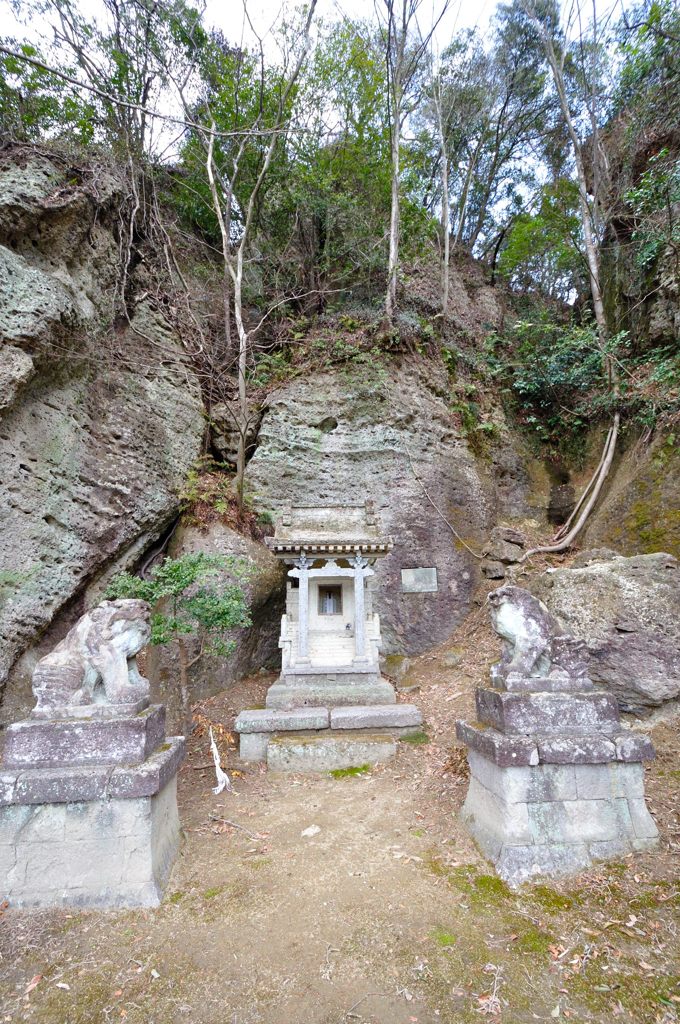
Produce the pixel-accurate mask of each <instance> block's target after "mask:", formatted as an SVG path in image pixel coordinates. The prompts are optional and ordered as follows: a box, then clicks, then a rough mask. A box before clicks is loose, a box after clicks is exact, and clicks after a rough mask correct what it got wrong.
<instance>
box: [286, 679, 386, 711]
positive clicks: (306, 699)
mask: <svg viewBox="0 0 680 1024" xmlns="http://www.w3.org/2000/svg"><path fill="white" fill-rule="evenodd" d="M396 699H397V698H396V694H395V692H394V687H393V686H392V684H391V683H388V682H387V680H386V679H381V678H380V677H378V676H376V678H375V679H367V678H366V675H364V674H362V673H356V677H355V678H350V677H349V676H348V675H347V674H344V675H343V674H341V673H338V674H337V675H335V674H326V675H318V676H317V675H314V676H312V675H305V676H295V677H291V678H287V679H286V681H285V682H281V681H280V680H279V682H276V683H274V684H273V685H272V686H270V687H269V690H268V691H267V698H266V705H267V707H268V708H281V709H287V708H304V707H326V708H329V707H347V706H349V705H357V704H358V705H366V704H394V703H395V702H396Z"/></svg>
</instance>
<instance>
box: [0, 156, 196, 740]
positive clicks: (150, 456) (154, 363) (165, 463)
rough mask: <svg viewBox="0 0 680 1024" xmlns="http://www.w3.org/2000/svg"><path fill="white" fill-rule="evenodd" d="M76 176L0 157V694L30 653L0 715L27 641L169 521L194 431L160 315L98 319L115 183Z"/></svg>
mask: <svg viewBox="0 0 680 1024" xmlns="http://www.w3.org/2000/svg"><path fill="white" fill-rule="evenodd" d="M74 173H75V172H74V169H73V168H71V167H69V166H68V165H66V164H64V165H62V164H59V163H55V162H53V161H50V160H47V159H46V158H44V157H41V156H39V155H36V154H30V153H29V152H26V153H24V152H23V151H20V152H19V153H18V154H17V153H15V154H13V155H12V156H11V159H10V157H7V156H5V157H4V158H3V162H0V335H1V336H2V339H3V342H4V346H3V348H2V349H0V383H2V385H3V388H2V401H1V402H0V407H1V408H0V508H2V517H3V521H2V530H0V693H1V692H2V688H3V684H4V683H5V681H6V680H7V678H8V675H9V673H10V670H11V669H12V666H13V665H15V663H16V661H17V658H18V657H19V655H21V654H22V652H26V651H27V648H28V649H29V650H28V653H26V654H24V656H23V658H22V662H21V663H20V664H19V665H18V666H17V667H16V669H15V671H14V674H13V679H12V685H11V687H10V690H11V693H10V692H9V691H8V700H5V701H3V707H2V718H3V719H5V720H7V718H9V717H15V716H16V714H18V713H19V712H20V711H24V710H25V709H26V706H27V704H29V705H30V688H29V683H30V678H29V677H30V670H31V668H32V664H33V662H34V660H35V656H36V652H37V648H34V646H33V645H35V644H36V642H37V641H39V639H40V637H41V636H43V635H46V637H47V636H49V634H46V630H47V629H48V627H49V626H50V624H51V623H52V622H53V621H54V620H55V617H58V616H59V615H60V614H61V615H62V617H63V616H64V615H66V618H68V614H67V613H68V609H69V608H73V609H74V610H75V611H79V610H82V609H78V608H76V606H77V604H78V601H79V599H80V598H81V597H82V595H83V594H84V592H85V590H86V588H90V592H92V590H91V588H92V585H93V582H94V581H96V580H97V579H98V578H100V577H101V576H102V574H105V573H106V571H107V569H110V568H111V567H113V566H118V567H122V566H123V565H129V564H132V563H133V562H134V560H135V559H136V558H137V557H138V556H139V554H140V553H141V552H142V551H143V550H144V549H145V548H146V547H147V546H148V544H149V543H151V542H152V541H153V540H154V539H155V538H156V537H157V536H158V535H159V534H160V533H161V532H162V531H163V529H164V528H165V526H166V525H167V524H168V522H169V521H171V520H172V518H174V517H175V516H176V514H177V510H178V492H179V489H180V487H181V485H182V483H183V481H184V479H185V478H186V474H187V472H188V470H189V468H190V466H191V465H192V463H193V462H194V460H195V459H196V457H197V456H198V454H199V451H200V444H201V439H202V436H203V430H204V421H203V415H202V403H201V397H200V393H199V388H198V385H197V383H196V381H195V380H194V379H193V377H192V375H191V373H190V372H189V371H188V369H187V368H186V367H185V365H184V364H183V357H182V351H181V348H180V344H179V341H178V339H177V338H176V337H175V336H174V335H173V334H172V332H171V331H170V329H169V328H168V326H167V324H166V323H165V322H164V321H163V320H162V318H161V317H160V315H159V314H158V313H157V312H156V311H155V310H154V309H153V308H152V307H151V306H150V305H149V304H148V302H141V303H140V304H139V305H138V306H137V307H136V308H135V310H134V313H133V317H132V324H131V325H129V324H127V323H124V324H123V325H122V326H121V325H119V324H116V325H112V323H111V309H112V296H113V289H114V285H115V281H116V275H117V274H118V272H119V251H118V243H117V240H116V234H115V231H116V224H117V217H118V207H119V205H120V200H121V192H120V189H121V184H120V182H119V181H118V179H117V178H116V175H115V173H114V172H113V171H110V170H108V169H107V168H105V167H100V168H99V169H98V170H97V173H96V174H95V171H94V170H93V171H92V172H91V175H92V177H91V179H88V180H87V181H83V180H78V181H75V182H74ZM79 173H80V172H79ZM80 177H81V178H82V174H81V175H80ZM66 628H67V623H66V622H63V623H62V624H61V627H60V629H57V634H59V633H61V634H63V632H65V629H66ZM58 638H59V635H55V639H58ZM31 649H33V654H32V653H31Z"/></svg>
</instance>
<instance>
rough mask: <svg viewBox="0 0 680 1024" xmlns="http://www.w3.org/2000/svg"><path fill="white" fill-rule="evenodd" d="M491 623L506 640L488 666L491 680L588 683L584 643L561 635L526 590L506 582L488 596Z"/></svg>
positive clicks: (508, 682) (545, 609)
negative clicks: (500, 652)
mask: <svg viewBox="0 0 680 1024" xmlns="http://www.w3.org/2000/svg"><path fill="white" fill-rule="evenodd" d="M487 601H488V604H489V608H490V612H491V624H492V625H493V628H494V629H495V631H496V632H497V633H498V635H499V636H501V637H502V638H503V640H505V644H504V650H503V655H502V657H501V660H500V662H499V663H498V664H497V665H494V666H493V668H492V669H491V679H492V681H494V682H504V683H505V684H506V686H508V688H510V686H511V685H512V683H513V682H514V683H515V684H518V683H519V684H520V685H521V682H522V681H523V680H528V679H537V678H547V679H549V680H550V681H551V682H553V683H554V682H557V681H559V682H567V681H568V680H574V679H578V680H579V681H580V683H581V684H583V685H587V686H591V685H592V684H591V683H590V680H589V679H588V678H587V676H588V663H587V661H586V656H585V644H584V643H583V642H582V641H580V640H575V639H574V637H570V636H560V635H559V627H558V625H557V623H556V621H555V619H554V618H553V617H552V615H551V614H550V612H549V611H548V609H547V608H546V606H545V605H544V604H543V602H542V601H539V600H538V598H537V597H534V595H533V594H530V593H529V591H528V590H523V589H522V588H521V587H514V586H511V585H510V584H507V585H506V586H504V587H500V588H499V589H498V590H493V591H492V592H491V593H490V594H489V596H488V598H487Z"/></svg>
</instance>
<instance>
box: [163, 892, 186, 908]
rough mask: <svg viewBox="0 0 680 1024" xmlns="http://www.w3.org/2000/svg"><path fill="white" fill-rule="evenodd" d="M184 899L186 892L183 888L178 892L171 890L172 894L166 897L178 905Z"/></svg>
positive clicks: (169, 901) (168, 901)
mask: <svg viewBox="0 0 680 1024" xmlns="http://www.w3.org/2000/svg"><path fill="white" fill-rule="evenodd" d="M183 899H184V893H183V892H182V890H181V889H178V890H177V892H171V893H170V895H169V896H167V897H166V900H165V902H166V903H172V904H173V906H176V905H177V904H178V903H181V901H182V900H183Z"/></svg>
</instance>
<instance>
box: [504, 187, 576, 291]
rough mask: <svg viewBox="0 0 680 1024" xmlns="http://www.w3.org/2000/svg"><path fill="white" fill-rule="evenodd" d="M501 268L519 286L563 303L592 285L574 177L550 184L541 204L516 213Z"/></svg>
mask: <svg viewBox="0 0 680 1024" xmlns="http://www.w3.org/2000/svg"><path fill="white" fill-rule="evenodd" d="M498 267H499V271H500V273H501V274H502V275H503V277H505V279H506V280H508V281H509V282H510V283H511V285H512V287H513V288H514V289H516V290H519V291H522V292H524V293H525V294H527V293H530V292H533V293H534V294H537V295H538V296H547V297H548V298H550V299H554V300H556V301H558V302H561V303H564V304H566V303H569V302H570V301H572V300H573V297H574V295H577V296H578V295H580V294H581V293H582V292H583V290H584V286H585V287H586V288H587V267H586V266H585V265H584V261H583V257H582V246H581V222H580V219H579V216H578V191H577V189H576V186H575V184H574V182H573V181H571V180H570V179H569V178H560V179H558V180H557V181H556V182H554V183H553V184H550V185H545V186H544V187H543V188H542V189H541V191H540V193H539V197H538V208H537V209H535V211H527V212H524V213H521V214H519V215H518V216H517V217H516V218H515V220H514V222H513V224H512V225H511V227H510V229H509V231H508V233H507V240H506V241H505V245H504V246H503V249H502V251H501V254H500V258H499V261H498Z"/></svg>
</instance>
